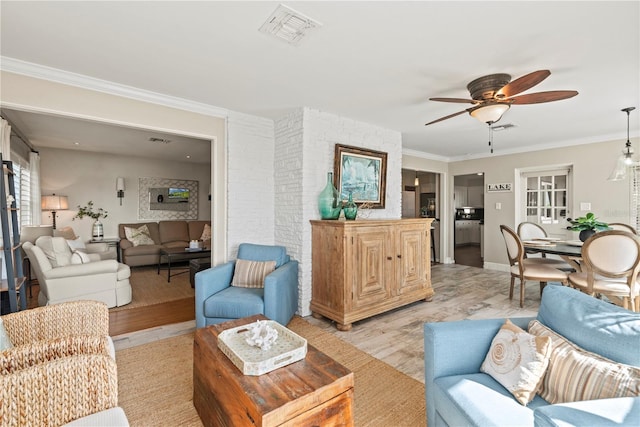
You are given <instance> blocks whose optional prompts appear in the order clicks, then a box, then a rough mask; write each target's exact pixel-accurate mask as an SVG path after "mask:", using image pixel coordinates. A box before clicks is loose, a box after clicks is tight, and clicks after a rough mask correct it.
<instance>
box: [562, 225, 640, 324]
mask: <svg viewBox="0 0 640 427" xmlns="http://www.w3.org/2000/svg"><path fill="white" fill-rule="evenodd" d="M582 259H583V265H584V267H583V272H581V273H571V274H570V275H569V285H570V286H572V287H574V288H576V289H579V290H581V291H582V292H585V293H587V294H589V295H591V296H596V295H598V294H601V295H605V296H607V297H609V298H610V299H611V300H612V301H613V302H614V303H616V304H618V305H621V306H622V307H624V308H626V309H628V310H633V311H636V312H640V289H639V288H640V284H639V283H638V275H639V274H640V237H638V236H637V235H635V234H632V233H630V232H628V231H621V230H609V231H601V232H599V233H596V234H594V235H593V236H591V237H590V238H589V239H588V240H587V241H586V242H585V243H584V245H583V246H582Z"/></svg>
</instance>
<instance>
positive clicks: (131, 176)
mask: <svg viewBox="0 0 640 427" xmlns="http://www.w3.org/2000/svg"><path fill="white" fill-rule="evenodd" d="M39 151H40V165H41V169H40V172H41V173H40V176H41V179H40V183H41V186H42V194H43V195H47V194H52V193H56V194H58V195H64V196H67V197H68V198H69V210H67V211H59V212H58V213H57V220H56V223H57V226H58V228H62V227H65V226H71V227H73V229H74V230H75V232H76V234H78V235H79V236H80V237H82V238H83V240H85V241H86V240H89V239H90V238H91V227H92V225H93V220H92V219H91V218H84V219H82V220H80V219H75V220H73V217H74V216H75V214H76V213H77V211H78V208H77V206H78V205H81V206H85V205H86V204H87V202H88V201H89V200H91V201H93V203H94V206H95V207H96V208H103V209H105V210H107V212H108V216H107V218H105V219H101V220H100V222H102V223H103V225H104V233H105V234H104V235H105V237H115V236H117V235H118V224H120V223H125V222H141V221H144V219H139V218H138V178H143V177H159V178H168V179H185V180H194V181H198V182H199V185H198V191H199V193H198V219H202V220H207V219H208V220H210V219H211V202H210V201H209V200H208V190H209V182H211V181H210V176H211V165H210V164H194V163H186V162H177V161H159V160H155V159H148V158H145V157H125V156H115V155H111V154H102V153H92V152H87V151H77V150H60V149H53V148H43V149H40V150H39ZM119 176H121V177H124V179H125V192H124V198H123V199H122V206H120V199H118V197H117V196H116V178H117V177H119ZM42 224H51V213H50V212H43V213H42Z"/></svg>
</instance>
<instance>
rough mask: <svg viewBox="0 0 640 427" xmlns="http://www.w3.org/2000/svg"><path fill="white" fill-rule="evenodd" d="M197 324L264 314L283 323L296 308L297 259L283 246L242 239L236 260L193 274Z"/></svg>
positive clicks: (284, 323)
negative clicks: (247, 241)
mask: <svg viewBox="0 0 640 427" xmlns="http://www.w3.org/2000/svg"><path fill="white" fill-rule="evenodd" d="M195 281H196V284H195V288H196V298H195V302H196V327H197V328H202V327H204V326H207V325H211V324H215V323H221V322H226V321H229V320H233V319H240V318H243V317H248V316H252V315H254V314H264V315H265V316H266V317H268V318H269V319H271V320H275V321H276V322H278V323H280V324H282V325H286V324H287V323H289V320H291V318H292V317H293V315H294V314H295V312H296V310H297V309H298V261H295V260H292V259H291V258H290V257H289V255H287V250H286V248H285V247H284V246H268V245H256V244H251V243H242V244H240V246H239V247H238V256H237V259H236V260H235V261H229V262H227V263H225V264H221V265H218V266H215V267H213V268H209V269H207V270H202V271H199V272H198V273H196V275H195Z"/></svg>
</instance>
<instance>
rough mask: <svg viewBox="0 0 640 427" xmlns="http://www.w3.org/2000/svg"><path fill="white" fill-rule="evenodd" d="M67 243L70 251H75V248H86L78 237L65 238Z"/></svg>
mask: <svg viewBox="0 0 640 427" xmlns="http://www.w3.org/2000/svg"><path fill="white" fill-rule="evenodd" d="M67 244H68V245H69V248H71V251H75V250H76V249H86V247H85V245H84V242H83V241H82V240H81V239H80V238H79V237H78V238H77V239H67Z"/></svg>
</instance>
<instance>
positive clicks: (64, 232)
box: [53, 227, 78, 240]
mask: <svg viewBox="0 0 640 427" xmlns="http://www.w3.org/2000/svg"><path fill="white" fill-rule="evenodd" d="M53 235H54V236H55V237H64V238H65V239H66V240H75V239H77V238H78V236H76V232H75V231H73V228H71V227H63V228H58V229H56V230H54V231H53Z"/></svg>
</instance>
